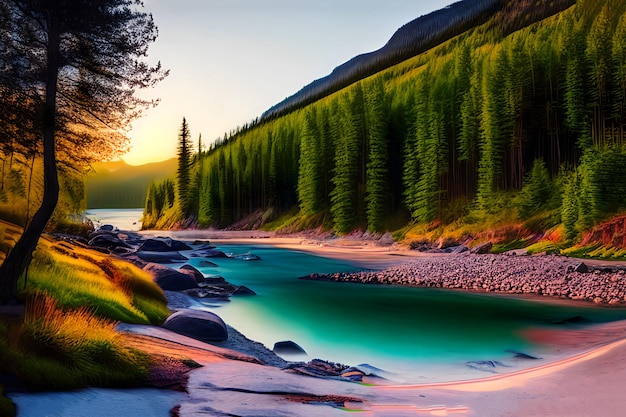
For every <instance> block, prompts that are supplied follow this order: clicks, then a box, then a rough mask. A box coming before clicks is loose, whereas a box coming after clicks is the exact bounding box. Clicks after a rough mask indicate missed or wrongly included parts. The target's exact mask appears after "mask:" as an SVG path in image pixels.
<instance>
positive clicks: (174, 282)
mask: <svg viewBox="0 0 626 417" xmlns="http://www.w3.org/2000/svg"><path fill="white" fill-rule="evenodd" d="M143 270H144V271H146V272H149V273H150V274H152V277H153V279H154V282H155V283H156V284H157V285H158V286H159V287H161V289H162V290H165V291H182V290H188V289H191V288H197V287H198V284H197V283H196V280H195V279H193V278H192V277H191V276H189V275H187V274H183V273H182V272H178V271H177V270H175V269H172V268H169V267H167V266H164V265H159V264H156V263H149V264H148V265H146V266H145V267H144V268H143Z"/></svg>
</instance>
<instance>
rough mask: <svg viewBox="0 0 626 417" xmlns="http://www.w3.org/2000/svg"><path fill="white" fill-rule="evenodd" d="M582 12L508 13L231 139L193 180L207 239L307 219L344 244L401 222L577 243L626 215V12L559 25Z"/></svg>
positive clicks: (555, 8) (596, 12) (617, 5)
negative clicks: (362, 232)
mask: <svg viewBox="0 0 626 417" xmlns="http://www.w3.org/2000/svg"><path fill="white" fill-rule="evenodd" d="M571 4H572V2H571V1H559V2H542V1H540V2H529V1H525V0H524V1H515V2H507V4H506V5H505V6H503V8H502V10H501V11H499V12H498V13H497V14H496V15H495V16H493V19H491V20H489V21H487V22H485V23H484V24H482V25H479V26H475V27H472V28H471V29H470V30H468V31H466V32H464V33H463V34H461V35H459V36H457V37H454V38H446V39H448V40H447V41H445V42H442V43H441V44H440V45H439V46H436V47H434V48H432V49H430V50H428V51H427V52H425V53H423V54H421V55H418V56H415V57H413V58H411V59H408V60H405V61H404V62H402V63H400V64H398V65H395V66H392V67H389V68H387V69H385V70H383V71H380V72H378V73H376V74H375V75H372V76H370V77H369V78H365V79H362V80H361V81H359V82H356V83H352V84H351V85H349V86H347V87H346V88H344V89H341V90H338V91H336V92H335V93H333V94H330V95H328V96H326V97H324V98H321V99H317V100H316V101H314V102H311V104H308V105H306V106H303V107H302V106H296V107H293V108H290V110H289V111H288V112H284V113H285V114H284V115H282V116H280V117H278V116H277V114H278V113H281V112H283V111H282V110H280V109H277V111H278V113H273V114H274V115H273V116H272V117H266V118H263V119H261V120H260V121H255V122H254V123H253V124H251V125H246V126H244V128H242V129H240V130H238V131H234V132H231V133H230V134H227V135H225V136H224V137H223V138H222V139H221V140H220V141H219V143H217V144H215V145H213V146H211V147H210V148H209V149H208V150H207V151H206V152H203V153H202V155H199V156H198V157H197V158H195V163H194V164H193V166H192V172H193V174H192V177H193V178H197V180H194V183H196V182H197V184H198V186H197V187H195V188H194V191H193V192H192V193H193V194H195V196H194V197H193V201H194V204H195V205H196V206H197V207H195V209H197V210H198V219H199V223H200V225H202V226H216V227H220V226H226V225H229V224H231V223H234V222H236V221H237V220H239V219H242V218H243V217H245V216H246V215H248V214H250V213H254V212H256V211H257V210H261V211H265V210H267V209H269V208H273V209H275V211H274V212H275V213H277V215H278V217H280V215H281V214H282V213H286V212H289V213H290V212H291V210H293V209H294V207H297V208H299V210H300V211H299V215H293V216H288V218H289V219H290V220H289V221H288V223H289V225H290V226H289V227H291V228H295V229H297V228H299V227H302V226H303V225H306V224H310V225H316V226H319V225H321V224H324V225H328V224H329V222H328V218H329V216H331V217H332V227H333V228H334V230H335V231H336V232H338V233H347V232H350V231H351V230H352V229H354V228H362V229H366V228H367V229H370V230H372V231H384V230H385V229H387V228H389V227H392V226H390V225H391V222H389V221H383V220H384V219H386V218H388V217H389V216H390V214H391V213H393V214H394V217H398V218H401V219H407V221H408V222H411V224H412V225H413V227H415V228H417V229H419V228H420V227H422V226H424V227H426V228H428V227H429V225H431V224H439V225H446V227H447V229H448V230H453V231H454V233H458V234H462V232H463V231H466V232H468V233H470V232H475V231H476V230H478V229H480V228H483V229H490V228H494V227H497V226H499V225H505V224H520V223H522V222H523V223H524V225H525V226H526V227H528V228H529V229H531V230H533V231H535V232H539V231H541V229H542V228H551V227H553V226H555V225H557V224H559V223H560V222H562V223H563V224H564V233H565V237H566V238H567V239H572V238H575V237H576V236H578V235H579V234H580V232H581V231H583V230H585V229H586V228H588V227H590V226H592V225H593V224H595V223H596V222H598V221H600V220H601V219H603V218H605V217H606V216H610V215H612V214H614V213H616V212H619V211H620V210H624V209H626V199H625V198H623V196H624V195H626V188H625V187H624V184H622V182H623V178H626V176H625V175H624V172H622V168H621V167H623V166H626V164H624V163H623V162H626V161H624V151H623V150H622V149H623V146H624V144H625V143H626V141H625V140H624V138H625V135H624V133H625V132H626V129H625V122H626V120H625V119H624V115H625V114H626V113H625V112H624V109H626V70H625V69H624V68H625V67H624V65H623V61H624V60H623V59H622V58H624V57H626V40H625V39H626V38H625V37H624V34H626V14H625V12H626V1H624V0H609V1H608V2H605V3H603V4H599V3H597V2H596V3H593V2H591V3H590V2H577V3H576V5H573V6H572V7H570V8H568V9H567V10H565V11H562V12H559V11H560V10H563V9H564V8H566V7H568V6H570V5H571ZM556 12H559V13H556ZM554 13H556V14H554ZM552 14H554V15H553V16H551V17H549V18H546V19H544V20H540V21H537V19H539V18H541V17H545V16H547V15H552ZM532 22H535V23H532ZM531 23H532V24H531ZM518 29H519V30H518ZM310 97H312V96H310ZM305 101H306V100H305ZM167 216H170V217H169V221H168V222H166V223H171V220H172V217H171V214H170V213H169V212H168V213H167ZM277 227H278V226H277ZM393 227H394V228H401V227H402V225H397V224H394V225H393ZM408 235H411V233H410V232H408V233H407V236H408Z"/></svg>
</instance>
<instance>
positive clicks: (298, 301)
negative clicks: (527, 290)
mask: <svg viewBox="0 0 626 417" xmlns="http://www.w3.org/2000/svg"><path fill="white" fill-rule="evenodd" d="M87 214H88V215H89V216H90V217H91V216H93V218H95V219H97V220H99V221H100V224H105V223H110V224H113V225H115V226H117V227H119V228H120V229H133V228H134V229H137V228H138V224H139V223H138V219H139V218H140V217H141V209H129V210H89V211H88V213H87ZM130 226H132V227H130ZM168 234H172V235H173V236H175V235H176V232H173V233H169V232H168ZM218 249H221V250H223V251H224V252H227V253H228V252H232V253H235V254H243V253H251V254H255V255H258V256H259V257H260V258H261V260H259V261H243V260H239V259H233V258H210V259H209V260H210V261H211V262H214V263H215V264H217V265H218V266H217V267H201V266H200V262H201V261H202V258H191V259H190V260H189V261H188V263H190V264H191V265H194V266H195V267H196V268H198V269H199V270H200V271H202V272H203V273H204V274H206V275H220V276H223V277H224V278H226V279H227V280H228V281H230V282H232V283H234V284H236V285H245V286H247V287H249V288H251V289H252V290H254V291H255V292H256V293H257V295H256V296H242V297H233V298H232V299H231V301H230V302H225V303H224V302H215V301H211V300H201V299H200V300H198V302H197V305H196V308H199V309H206V310H210V311H213V312H215V313H216V314H218V315H219V316H220V317H222V318H223V319H224V321H225V322H226V323H228V324H229V325H231V326H233V327H234V328H236V329H237V330H239V331H240V332H242V333H243V334H244V335H246V336H247V337H248V338H250V339H253V340H256V341H259V342H261V343H263V344H264V345H266V346H267V347H269V348H270V349H271V348H272V347H273V345H274V343H275V342H278V341H283V340H292V341H294V342H296V343H298V344H299V345H300V346H302V347H303V348H304V350H306V351H307V353H308V358H304V359H313V358H322V359H326V360H330V361H334V362H340V363H345V364H349V365H358V364H369V365H372V366H374V367H378V368H382V369H384V370H386V371H389V372H392V373H394V374H396V375H394V376H393V378H395V379H397V380H401V381H411V382H424V381H433V380H443V379H449V378H450V377H454V378H464V377H467V378H470V377H476V371H475V370H471V369H469V368H468V367H467V366H466V362H470V361H494V360H497V361H501V362H502V363H504V364H506V365H508V366H511V367H512V369H515V367H527V366H531V365H534V363H532V362H529V361H525V362H523V363H521V362H520V361H516V360H513V359H512V358H513V356H514V353H512V352H523V353H527V354H530V355H536V356H542V357H544V358H547V356H546V355H547V354H549V352H546V351H545V349H542V347H541V346H536V345H533V344H531V343H530V342H529V341H528V340H526V339H525V337H524V333H525V331H527V330H529V329H534V328H540V327H550V328H565V327H573V326H581V325H580V324H576V325H575V324H562V322H563V321H566V320H567V319H569V318H574V317H577V318H578V319H577V321H578V322H580V321H581V320H583V321H587V322H588V323H599V322H606V321H612V320H621V319H626V309H623V308H599V307H595V306H592V305H589V306H586V305H582V306H581V305H580V304H563V303H559V304H555V303H545V302H538V301H530V300H525V299H519V298H509V297H503V296H500V295H498V296H496V295H489V294H477V293H465V292H459V291H446V290H436V289H423V288H407V287H392V286H378V285H375V286H370V285H362V284H350V283H333V282H317V281H308V280H301V279H298V278H299V277H301V276H304V275H308V274H310V273H331V272H342V271H351V270H355V269H356V268H355V266H353V265H351V264H350V263H349V262H346V261H340V260H336V259H329V258H323V257H320V256H316V255H312V254H309V253H305V252H301V251H295V250H287V249H281V248H276V247H272V246H270V245H263V244H259V245H254V246H251V245H219V246H218ZM174 266H175V267H176V266H180V265H174ZM559 323H561V324H559ZM300 359H302V358H300ZM487 375H489V374H487Z"/></svg>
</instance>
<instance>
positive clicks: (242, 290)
mask: <svg viewBox="0 0 626 417" xmlns="http://www.w3.org/2000/svg"><path fill="white" fill-rule="evenodd" d="M233 295H256V293H255V292H254V291H252V290H251V289H250V288H248V287H246V286H245V285H242V286H240V287H237V289H236V290H235V291H234V292H233Z"/></svg>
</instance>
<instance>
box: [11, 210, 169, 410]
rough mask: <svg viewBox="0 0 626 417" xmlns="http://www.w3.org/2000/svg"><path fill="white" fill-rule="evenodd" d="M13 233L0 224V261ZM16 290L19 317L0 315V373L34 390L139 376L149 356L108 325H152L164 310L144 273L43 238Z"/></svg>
mask: <svg viewBox="0 0 626 417" xmlns="http://www.w3.org/2000/svg"><path fill="white" fill-rule="evenodd" d="M21 232H22V230H21V228H19V227H17V226H15V225H13V224H11V223H7V222H3V221H0V261H2V260H3V259H4V258H5V256H6V253H7V251H9V250H11V248H12V247H13V245H14V243H15V242H16V240H17V239H18V238H19V235H20V233H21ZM18 288H19V289H20V292H19V297H20V299H21V300H23V302H24V304H25V310H24V315H23V318H22V317H18V318H9V317H7V316H4V317H3V316H2V315H1V314H0V373H11V374H15V375H16V376H17V377H18V378H19V379H20V380H22V381H23V382H25V383H27V384H29V385H33V386H36V387H40V388H42V389H73V388H80V387H86V386H118V387H119V386H132V385H137V384H139V383H141V381H142V380H143V379H144V378H145V377H146V376H147V374H148V369H149V366H150V358H149V356H148V355H146V354H145V353H143V352H141V351H139V350H136V349H131V348H128V347H126V346H125V345H124V343H123V341H122V338H121V335H120V334H118V333H117V332H116V331H115V326H116V324H117V323H118V322H127V323H139V324H160V323H161V322H162V321H163V320H164V319H165V318H166V317H167V315H168V314H169V310H168V309H167V300H166V298H165V295H164V294H163V292H162V291H161V289H160V288H159V287H158V286H157V285H156V284H154V282H153V281H152V278H151V276H150V275H149V274H148V273H146V272H144V271H142V270H141V269H139V268H137V267H135V266H134V265H132V264H130V263H128V262H125V261H122V260H118V259H114V258H110V257H108V256H107V255H104V254H102V253H100V252H97V251H94V250H91V249H89V248H87V247H83V246H80V245H77V244H74V243H70V242H66V241H61V240H54V239H53V238H51V237H45V236H44V237H43V238H42V239H41V240H40V242H39V245H38V247H37V250H36V251H35V253H34V256H33V262H32V264H31V266H30V269H29V270H28V273H27V276H26V277H22V278H21V279H20V280H19V282H18ZM1 407H4V405H3V404H2V402H1V401H0V410H3V411H4V409H2V408H1ZM2 415H5V414H2Z"/></svg>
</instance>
